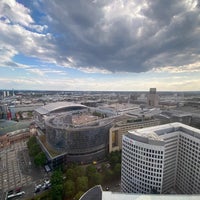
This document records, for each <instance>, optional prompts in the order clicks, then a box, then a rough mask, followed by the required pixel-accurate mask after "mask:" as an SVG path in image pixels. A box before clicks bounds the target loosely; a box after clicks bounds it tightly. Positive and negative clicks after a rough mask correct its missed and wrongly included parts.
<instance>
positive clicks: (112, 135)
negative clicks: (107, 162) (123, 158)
mask: <svg viewBox="0 0 200 200" xmlns="http://www.w3.org/2000/svg"><path fill="white" fill-rule="evenodd" d="M159 124H160V121H159V120H158V119H154V118H144V119H137V118H130V117H129V118H127V119H126V120H123V121H120V122H117V123H115V125H114V126H113V127H112V128H110V131H109V152H112V151H119V150H121V149H122V136H123V135H124V134H126V133H127V132H128V131H129V130H134V129H139V128H144V127H150V126H156V125H159Z"/></svg>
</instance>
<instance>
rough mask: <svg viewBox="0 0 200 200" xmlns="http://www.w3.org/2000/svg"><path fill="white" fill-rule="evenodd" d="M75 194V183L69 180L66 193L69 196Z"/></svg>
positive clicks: (66, 184)
mask: <svg viewBox="0 0 200 200" xmlns="http://www.w3.org/2000/svg"><path fill="white" fill-rule="evenodd" d="M74 194H75V183H74V181H72V180H67V181H66V183H65V195H66V197H67V198H71V197H73V196H74Z"/></svg>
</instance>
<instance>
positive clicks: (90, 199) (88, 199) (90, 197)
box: [79, 185, 200, 200]
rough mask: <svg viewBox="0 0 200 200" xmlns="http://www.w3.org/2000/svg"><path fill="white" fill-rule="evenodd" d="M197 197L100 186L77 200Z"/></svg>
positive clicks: (196, 196) (153, 199)
mask: <svg viewBox="0 0 200 200" xmlns="http://www.w3.org/2000/svg"><path fill="white" fill-rule="evenodd" d="M199 198H200V196H199V195H190V196H188V195H172V194H170V195H166V194H165V195H153V194H150V195H146V194H145V195H144V194H143V195H142V194H127V193H126V194H125V193H118V192H110V191H103V190H102V187H101V186H100V185H97V186H94V187H93V188H91V189H89V190H88V191H87V192H85V193H84V194H83V195H82V196H81V197H80V199H79V200H94V199H95V200H188V199H190V200H198V199H199Z"/></svg>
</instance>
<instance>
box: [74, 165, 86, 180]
mask: <svg viewBox="0 0 200 200" xmlns="http://www.w3.org/2000/svg"><path fill="white" fill-rule="evenodd" d="M74 170H75V174H76V177H79V176H85V169H84V168H83V167H81V166H77V167H75V169H74Z"/></svg>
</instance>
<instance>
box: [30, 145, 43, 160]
mask: <svg viewBox="0 0 200 200" xmlns="http://www.w3.org/2000/svg"><path fill="white" fill-rule="evenodd" d="M40 152H41V149H40V146H39V145H38V144H33V145H32V146H31V147H30V149H29V154H30V156H33V157H34V156H36V155H37V154H38V153H40Z"/></svg>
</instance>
